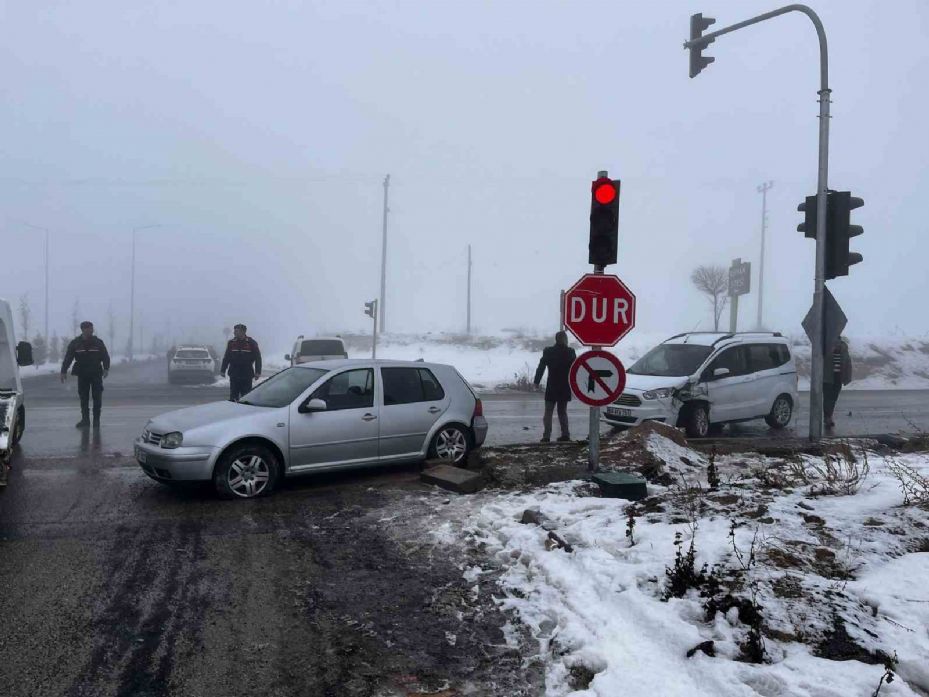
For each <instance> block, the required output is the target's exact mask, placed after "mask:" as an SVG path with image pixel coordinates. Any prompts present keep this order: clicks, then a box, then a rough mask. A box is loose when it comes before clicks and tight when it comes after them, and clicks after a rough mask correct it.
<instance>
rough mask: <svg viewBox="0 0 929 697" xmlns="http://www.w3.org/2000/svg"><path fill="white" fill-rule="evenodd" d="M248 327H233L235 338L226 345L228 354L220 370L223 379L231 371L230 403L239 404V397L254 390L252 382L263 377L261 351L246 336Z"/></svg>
mask: <svg viewBox="0 0 929 697" xmlns="http://www.w3.org/2000/svg"><path fill="white" fill-rule="evenodd" d="M246 330H247V327H246V326H245V325H244V324H237V325H235V327H233V337H232V338H231V339H230V340H229V343H228V344H226V354H225V355H224V356H223V365H222V367H221V368H220V370H219V374H220V376H221V377H226V370H228V371H229V401H230V402H237V401H239V397H241V396H242V395H244V394H247V393H248V392H249V391H251V389H252V381H253V380H254V379H255V378H257V377H261V351H259V350H258V342H257V341H255V340H254V339H253V338H252V337H250V336H247V335H246V334H245V332H246Z"/></svg>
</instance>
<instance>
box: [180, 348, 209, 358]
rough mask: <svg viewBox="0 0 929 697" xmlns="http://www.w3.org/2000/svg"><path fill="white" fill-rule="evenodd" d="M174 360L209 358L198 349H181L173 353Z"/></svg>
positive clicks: (203, 351)
mask: <svg viewBox="0 0 929 697" xmlns="http://www.w3.org/2000/svg"><path fill="white" fill-rule="evenodd" d="M174 357H175V358H209V357H210V354H209V353H208V352H207V351H205V350H200V349H181V350H180V351H177V352H175V354H174Z"/></svg>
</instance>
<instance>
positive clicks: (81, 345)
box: [61, 322, 110, 428]
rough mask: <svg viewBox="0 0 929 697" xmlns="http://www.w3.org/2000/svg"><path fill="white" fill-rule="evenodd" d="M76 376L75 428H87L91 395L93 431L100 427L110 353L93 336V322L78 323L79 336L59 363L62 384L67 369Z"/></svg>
mask: <svg viewBox="0 0 929 697" xmlns="http://www.w3.org/2000/svg"><path fill="white" fill-rule="evenodd" d="M72 363H74V368H73V369H72V371H71V374H72V375H76V376H77V394H78V396H80V398H81V420H80V421H78V422H77V424H75V425H76V426H77V427H78V428H87V427H88V426H90V396H91V395H93V398H94V421H93V424H94V428H100V409H101V407H102V406H103V378H105V377H106V376H107V375H109V372H110V354H109V353H108V352H107V350H106V345H105V344H104V343H103V340H102V339H100V338H99V337H97V336H94V324H93V322H81V335H80V336H79V337H77V338H75V339H72V341H71V343H70V344H68V350H67V351H66V352H65V358H64V361H62V363H61V381H62V382H64V381H65V380H67V379H68V368H70V367H71V364H72Z"/></svg>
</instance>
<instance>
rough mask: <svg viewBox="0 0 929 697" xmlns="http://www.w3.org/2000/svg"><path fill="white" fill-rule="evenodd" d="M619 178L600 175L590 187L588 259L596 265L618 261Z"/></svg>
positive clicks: (605, 264) (601, 265)
mask: <svg viewBox="0 0 929 697" xmlns="http://www.w3.org/2000/svg"><path fill="white" fill-rule="evenodd" d="M619 191H620V181H619V179H609V178H608V177H600V178H599V179H596V180H595V181H594V182H593V183H592V184H591V187H590V242H589V244H588V246H587V249H588V252H589V254H588V261H589V263H591V264H593V265H594V266H600V267H603V266H607V265H608V264H615V263H616V246H617V239H618V237H619Z"/></svg>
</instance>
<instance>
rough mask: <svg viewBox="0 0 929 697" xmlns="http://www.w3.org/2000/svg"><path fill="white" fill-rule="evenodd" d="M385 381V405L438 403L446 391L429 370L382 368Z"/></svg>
mask: <svg viewBox="0 0 929 697" xmlns="http://www.w3.org/2000/svg"><path fill="white" fill-rule="evenodd" d="M381 376H382V377H383V379H384V404H385V405H392V404H413V403H415V402H436V401H438V400H440V399H444V398H445V391H444V390H443V389H442V385H440V384H439V381H438V380H437V379H436V377H435V375H433V374H432V371H431V370H429V369H427V368H381Z"/></svg>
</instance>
